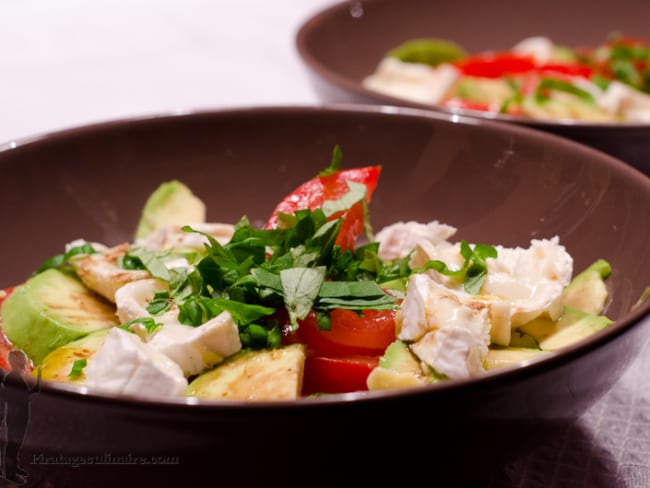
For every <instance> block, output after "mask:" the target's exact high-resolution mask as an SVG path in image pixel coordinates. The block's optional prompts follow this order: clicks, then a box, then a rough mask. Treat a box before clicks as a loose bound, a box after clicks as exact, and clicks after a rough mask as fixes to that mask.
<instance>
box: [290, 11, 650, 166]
mask: <svg viewBox="0 0 650 488" xmlns="http://www.w3.org/2000/svg"><path fill="white" fill-rule="evenodd" d="M648 18H650V3H648V2H644V1H641V0H621V1H618V2H616V3H615V4H612V3H611V2H602V1H601V2H590V3H588V4H585V2H583V1H582V0H548V1H546V2H544V3H543V5H542V4H540V5H538V6H535V5H531V4H530V3H526V2H520V1H517V0H498V1H497V2H484V1H481V0H457V1H455V2H436V1H432V0H360V1H357V0H355V1H345V2H340V3H337V4H334V5H333V6H331V7H329V8H327V9H325V10H322V11H320V12H317V13H315V14H314V15H313V16H311V17H310V18H308V19H306V20H305V22H304V23H303V24H302V25H301V26H300V27H299V29H298V31H297V35H296V47H297V50H298V54H299V55H300V57H301V59H302V61H303V62H304V64H305V66H306V68H307V71H308V74H309V77H310V79H311V81H312V83H313V86H314V87H315V90H316V91H317V93H318V94H319V96H320V97H321V98H322V100H324V101H327V102H352V103H381V104H389V105H405V106H411V107H416V108H423V109H429V110H437V111H441V112H446V113H451V112H452V111H455V112H456V113H461V114H464V115H470V116H473V117H478V118H490V119H498V120H501V121H505V122H510V123H516V124H522V125H527V126H533V127H536V128H538V129H542V130H545V131H548V132H552V133H556V134H559V135H562V136H565V137H569V138H571V139H574V140H577V141H579V142H582V143H585V144H588V145H591V146H593V147H596V148H598V149H600V150H603V151H605V152H607V153H609V154H611V155H614V156H615V157H618V158H620V159H622V160H624V161H626V162H627V163H629V164H631V165H633V166H634V167H636V168H638V169H640V170H641V171H643V172H645V173H646V174H650V124H642V123H636V124H633V123H628V124H618V123H588V122H564V121H562V122H560V121H543V120H533V119H525V118H523V117H512V116H507V115H500V114H491V113H487V112H479V111H473V110H452V109H446V108H443V107H438V106H435V105H425V104H420V103H417V102H412V101H408V100H404V99H400V98H396V97H391V96H388V95H385V94H381V93H378V92H374V91H371V90H369V89H367V88H365V87H364V86H363V84H362V81H363V79H364V78H365V77H366V76H368V75H370V74H371V73H372V72H373V71H374V70H375V68H376V67H377V64H378V63H379V61H380V60H381V59H382V57H383V56H384V55H385V54H386V52H388V51H389V50H390V49H392V48H394V47H396V46H398V45H399V44H401V43H402V42H404V41H407V40H409V39H414V38H420V37H437V38H442V39H449V40H453V41H455V42H457V43H459V44H460V45H461V46H463V47H464V48H465V49H466V50H467V51H469V52H480V51H486V50H502V49H509V48H510V47H512V46H513V45H514V44H515V43H516V42H518V41H519V40H521V39H524V38H525V37H530V36H533V35H544V36H547V37H550V38H551V39H552V40H553V41H555V42H556V43H561V44H565V45H568V46H589V45H596V44H597V43H600V42H602V41H603V39H605V37H606V36H607V35H608V34H609V33H611V32H613V31H621V32H624V33H626V34H628V35H631V36H639V37H647V35H648V23H647V19H648Z"/></svg>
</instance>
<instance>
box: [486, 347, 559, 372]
mask: <svg viewBox="0 0 650 488" xmlns="http://www.w3.org/2000/svg"><path fill="white" fill-rule="evenodd" d="M546 354H549V351H542V350H540V349H529V348H525V347H498V348H490V349H488V353H487V356H486V357H485V369H486V370H491V369H498V368H506V367H509V366H515V365H519V364H521V363H522V362H524V361H528V360H530V359H535V358H538V357H541V356H544V355H546Z"/></svg>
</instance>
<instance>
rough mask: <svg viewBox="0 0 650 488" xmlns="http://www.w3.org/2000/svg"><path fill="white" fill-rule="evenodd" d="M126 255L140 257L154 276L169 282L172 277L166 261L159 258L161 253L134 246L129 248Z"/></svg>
mask: <svg viewBox="0 0 650 488" xmlns="http://www.w3.org/2000/svg"><path fill="white" fill-rule="evenodd" d="M163 254H167V253H163ZM126 255H127V256H129V257H131V258H137V259H139V260H140V262H141V263H142V265H143V266H144V267H145V269H146V270H147V271H149V273H151V276H153V277H154V278H158V279H160V280H163V281H167V282H169V280H170V279H171V277H170V275H169V270H168V269H167V266H165V263H164V262H163V261H162V260H161V259H160V258H159V256H160V253H157V252H154V251H149V250H147V249H143V248H140V247H132V248H131V249H129V250H128V252H127V253H126Z"/></svg>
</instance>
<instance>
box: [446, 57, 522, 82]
mask: <svg viewBox="0 0 650 488" xmlns="http://www.w3.org/2000/svg"><path fill="white" fill-rule="evenodd" d="M452 64H454V66H456V67H457V68H458V69H459V70H460V71H461V72H462V73H463V74H464V75H467V76H481V77H485V78H501V77H502V76H505V75H508V74H518V73H527V72H529V71H532V70H534V69H535V60H534V59H533V57H532V56H518V55H516V54H512V53H509V52H504V53H487V54H479V55H477V56H470V57H467V58H464V59H461V60H459V61H456V62H454V63H452Z"/></svg>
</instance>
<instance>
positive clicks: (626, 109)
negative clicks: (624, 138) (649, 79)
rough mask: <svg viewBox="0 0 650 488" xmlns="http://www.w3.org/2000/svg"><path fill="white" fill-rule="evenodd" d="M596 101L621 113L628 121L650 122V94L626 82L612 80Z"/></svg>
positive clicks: (603, 106)
mask: <svg viewBox="0 0 650 488" xmlns="http://www.w3.org/2000/svg"><path fill="white" fill-rule="evenodd" d="M596 101H597V104H598V106H599V107H601V108H602V109H604V110H606V111H607V112H608V113H610V114H620V115H621V116H622V117H623V120H625V121H626V122H639V123H650V96H649V95H646V94H645V93H642V92H640V91H639V90H636V89H634V88H633V87H631V86H629V85H626V84H625V83H621V82H620V81H612V82H611V83H610V84H609V86H608V87H607V90H605V91H604V93H603V94H602V95H601V96H599V97H598V98H597V100H596Z"/></svg>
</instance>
